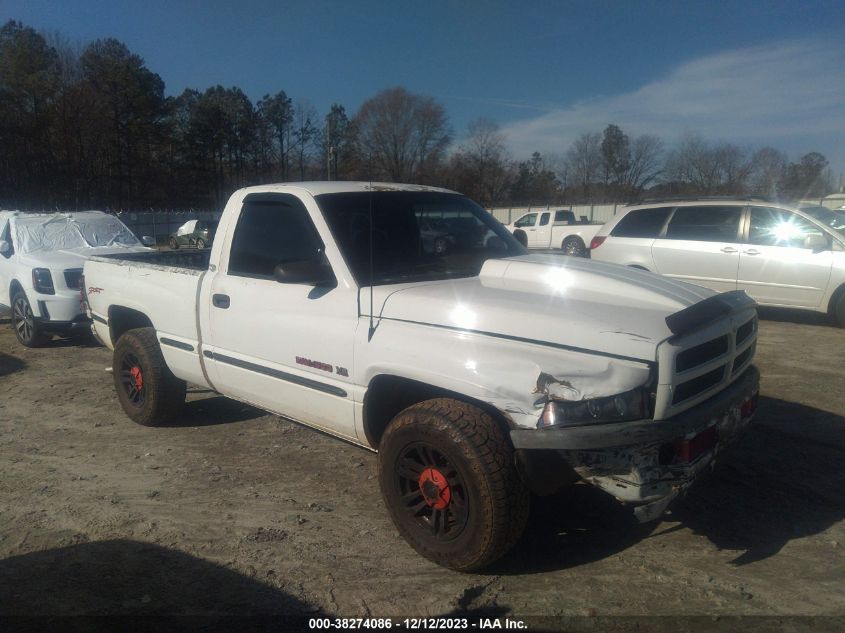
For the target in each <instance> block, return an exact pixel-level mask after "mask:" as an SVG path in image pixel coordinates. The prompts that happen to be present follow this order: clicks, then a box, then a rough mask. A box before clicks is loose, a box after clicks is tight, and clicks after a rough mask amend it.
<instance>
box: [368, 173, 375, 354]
mask: <svg viewBox="0 0 845 633" xmlns="http://www.w3.org/2000/svg"><path fill="white" fill-rule="evenodd" d="M370 166H372V164H371V165H370ZM370 174H371V175H370V195H369V200H370V329H369V331H368V333H367V341H368V342H369V341H371V340H372V339H373V334H374V333H375V331H376V327H375V323H374V321H373V277H374V276H375V273H374V270H373V177H372V172H370Z"/></svg>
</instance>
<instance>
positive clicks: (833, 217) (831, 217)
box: [800, 207, 845, 235]
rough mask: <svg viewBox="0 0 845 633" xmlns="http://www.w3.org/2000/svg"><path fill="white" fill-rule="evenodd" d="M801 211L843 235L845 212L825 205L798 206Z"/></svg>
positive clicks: (844, 231) (844, 232) (844, 233)
mask: <svg viewBox="0 0 845 633" xmlns="http://www.w3.org/2000/svg"><path fill="white" fill-rule="evenodd" d="M800 209H801V211H803V212H804V213H806V214H807V215H809V216H812V217H814V218H815V219H816V220H818V221H819V222H821V223H822V224H825V225H827V226H829V227H830V228H832V229H833V230H834V231H838V232H839V233H842V234H843V235H845V213H843V212H841V211H833V210H832V209H828V208H827V207H800Z"/></svg>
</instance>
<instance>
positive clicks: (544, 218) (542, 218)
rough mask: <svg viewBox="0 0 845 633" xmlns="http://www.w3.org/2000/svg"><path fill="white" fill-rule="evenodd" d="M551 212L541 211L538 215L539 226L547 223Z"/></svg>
mask: <svg viewBox="0 0 845 633" xmlns="http://www.w3.org/2000/svg"><path fill="white" fill-rule="evenodd" d="M551 215H552V214H551V213H543V214H541V215H540V226H546V225H547V224H548V223H549V218H550V217H551Z"/></svg>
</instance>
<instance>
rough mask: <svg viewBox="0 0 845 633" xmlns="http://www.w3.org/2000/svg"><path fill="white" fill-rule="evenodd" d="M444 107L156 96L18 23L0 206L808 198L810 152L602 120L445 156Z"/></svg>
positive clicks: (2, 132) (380, 100)
mask: <svg viewBox="0 0 845 633" xmlns="http://www.w3.org/2000/svg"><path fill="white" fill-rule="evenodd" d="M453 139H454V134H453V131H452V129H451V126H450V124H449V120H448V116H447V113H446V110H445V108H444V107H443V106H442V105H441V104H440V103H438V102H437V101H436V100H435V99H434V98H432V97H429V96H425V95H418V94H413V93H411V92H409V91H408V90H407V89H405V88H403V87H394V88H389V89H387V90H384V91H382V92H380V93H378V94H376V95H375V96H373V97H372V98H370V99H368V100H367V101H365V102H364V103H363V104H362V105H361V107H360V108H359V109H358V111H357V112H355V113H354V114H351V115H350V114H349V113H347V111H346V108H345V107H344V106H343V105H341V104H339V103H335V104H333V105H332V106H331V108H330V109H329V112H327V113H325V114H324V115H320V114H318V113H317V111H316V109H315V107H314V106H313V104H311V102H310V101H308V100H307V99H296V100H294V99H293V98H292V97H290V96H288V95H287V94H286V93H285V92H284V91H283V90H279V91H278V92H275V93H274V94H267V95H264V96H263V97H262V98H261V99H259V100H258V101H257V103H253V102H252V101H251V100H250V99H249V97H248V96H247V95H246V94H245V93H244V92H243V91H242V90H241V89H240V88H238V87H230V88H225V87H223V86H220V85H217V86H212V87H210V88H207V89H206V90H204V91H199V90H194V89H187V90H185V91H184V92H182V94H180V95H178V96H167V95H165V85H164V81H163V80H162V79H161V77H160V76H159V75H158V74H156V73H155V72H153V71H152V70H150V69H149V68H147V66H146V64H145V62H144V60H143V59H142V58H141V57H140V56H139V55H137V54H135V53H133V52H132V51H130V50H129V48H128V47H127V46H126V45H125V44H123V43H122V42H120V41H118V40H116V39H113V38H107V39H100V40H96V41H94V42H91V43H89V44H87V45H85V46H80V45H75V44H73V43H71V42H70V41H69V40H67V39H66V38H64V37H63V36H62V35H61V34H49V35H44V34H42V33H39V32H37V31H36V30H34V29H32V28H31V27H28V26H25V25H23V24H21V23H20V22H16V21H9V22H7V23H6V24H5V25H4V26H3V27H2V28H1V29H0V147H1V148H2V151H0V206H2V207H5V208H21V209H36V208H37V209H41V208H60V209H82V208H111V209H136V210H137V209H144V208H156V207H169V208H173V207H195V208H203V209H217V208H220V206H221V205H222V204H223V203H224V202H225V200H226V198H227V197H228V195H229V194H230V193H231V192H232V191H233V190H235V189H237V188H239V187H243V186H247V185H250V184H257V183H262V182H274V181H296V180H320V179H333V180H334V179H336V180H351V179H363V180H387V181H396V182H413V183H421V184H433V185H439V186H445V187H449V188H453V189H456V190H458V191H462V192H463V193H466V194H467V195H469V196H471V197H473V198H474V199H476V200H478V201H479V202H481V203H482V204H485V205H487V206H494V205H499V206H500V205H508V204H526V203H534V204H538V203H563V202H570V203H578V202H601V201H607V200H612V201H623V200H630V199H633V198H636V197H638V196H642V195H643V194H644V192H648V193H649V195H651V194H658V195H663V194H670V195H675V194H690V195H697V194H750V193H753V194H762V195H767V196H773V197H784V198H802V197H820V196H822V195H825V194H826V193H829V192H830V190H831V189H832V179H831V175H830V170H829V169H828V166H827V160H826V159H825V157H824V156H823V155H821V154H819V153H817V152H812V153H809V154H806V155H805V156H802V157H801V158H800V159H799V160H798V161H797V162H789V160H788V158H787V156H786V155H785V154H784V153H783V152H781V151H779V150H777V149H775V148H771V147H764V148H760V149H757V150H752V149H750V148H743V147H739V146H737V145H733V144H730V143H710V142H708V141H707V140H705V139H703V138H702V137H700V136H697V135H688V136H687V137H685V138H684V139H682V140H681V141H680V142H679V143H677V144H676V145H674V146H673V147H671V148H666V147H665V146H664V143H663V141H662V140H661V139H660V138H659V137H657V136H655V135H649V134H644V135H640V136H636V137H630V136H629V135H628V134H626V133H625V132H624V131H623V130H622V129H621V128H620V127H619V126H617V125H614V124H610V125H608V126H607V127H606V128H605V129H604V130H603V132H589V133H585V134H582V135H581V136H579V137H578V138H577V139H576V140H575V141H574V142H573V143H572V144H571V146H570V147H568V148H566V149H565V150H563V151H562V152H561V153H560V154H559V155H548V156H543V155H541V154H540V153H539V152H535V153H534V154H533V155H532V156H531V158H530V159H528V160H525V161H517V160H514V159H513V158H512V157H511V156H510V155H509V154H508V152H507V150H506V138H505V136H504V134H503V133H502V131H501V129H500V127H499V125H498V124H497V123H496V122H494V121H491V120H489V119H477V120H475V121H473V122H471V123H470V124H469V125H468V127H467V130H466V132H465V134H464V135H463V137H462V141H461V142H460V143H459V144H458V145H455V144H454V142H453Z"/></svg>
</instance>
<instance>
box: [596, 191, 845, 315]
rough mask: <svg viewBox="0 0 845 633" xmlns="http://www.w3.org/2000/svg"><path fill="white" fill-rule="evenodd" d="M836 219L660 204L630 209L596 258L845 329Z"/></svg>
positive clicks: (736, 203) (613, 223) (764, 207)
mask: <svg viewBox="0 0 845 633" xmlns="http://www.w3.org/2000/svg"><path fill="white" fill-rule="evenodd" d="M830 213H831V216H833V215H834V212H832V211H831V212H830ZM835 220H836V218H819V217H818V216H814V215H812V214H810V213H807V212H805V211H802V210H800V209H794V208H791V207H788V206H783V205H780V204H776V203H772V202H766V201H762V200H759V199H753V198H745V199H743V198H732V199H696V200H684V201H680V200H659V201H654V202H649V203H643V204H637V205H635V206H630V207H625V208H623V209H622V210H621V211H620V213H619V214H617V215H616V217H614V218H613V219H612V220H610V221H609V222H608V223H607V224H605V225H604V226H603V227H602V228H601V230H600V231H599V232H598V233H597V234H596V236H595V237H594V238H593V241H592V243H591V245H590V249H591V251H590V255H591V257H592V258H593V259H597V260H600V261H605V262H613V263H616V264H624V265H626V266H631V267H633V268H641V269H644V270H648V271H651V272H655V273H660V274H661V275H666V276H667V277H673V278H675V279H680V280H683V281H687V282H691V283H694V284H698V285H701V286H705V287H707V288H712V289H713V290H718V291H720V292H724V291H727V290H745V291H746V292H747V293H748V294H749V295H751V296H752V297H753V298H754V299H756V300H757V302H758V303H760V304H761V305H770V306H781V307H790V308H802V309H806V310H815V311H817V312H826V313H829V314H830V315H832V316H833V317H834V318H835V319H836V321H837V322H838V324H839V325H840V326H843V327H845V233H843V230H842V229H841V228H838V227H839V226H841V223H837V222H836V221H835Z"/></svg>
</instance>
